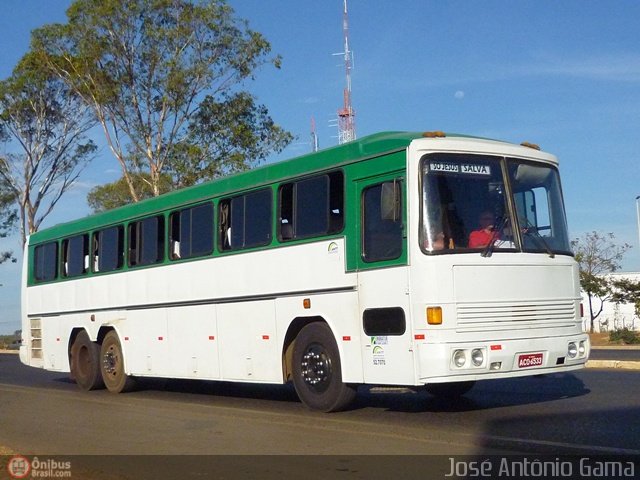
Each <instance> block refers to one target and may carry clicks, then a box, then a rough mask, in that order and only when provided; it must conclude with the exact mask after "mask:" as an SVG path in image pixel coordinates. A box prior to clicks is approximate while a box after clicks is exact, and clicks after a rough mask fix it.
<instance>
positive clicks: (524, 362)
mask: <svg viewBox="0 0 640 480" xmlns="http://www.w3.org/2000/svg"><path fill="white" fill-rule="evenodd" d="M542 359H543V355H542V353H525V354H523V355H518V368H529V367H541V366H542Z"/></svg>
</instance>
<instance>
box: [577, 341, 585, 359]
mask: <svg viewBox="0 0 640 480" xmlns="http://www.w3.org/2000/svg"><path fill="white" fill-rule="evenodd" d="M578 353H579V354H580V356H581V357H583V356H584V354H585V353H587V347H586V346H585V344H584V340H582V341H581V342H580V343H579V344H578Z"/></svg>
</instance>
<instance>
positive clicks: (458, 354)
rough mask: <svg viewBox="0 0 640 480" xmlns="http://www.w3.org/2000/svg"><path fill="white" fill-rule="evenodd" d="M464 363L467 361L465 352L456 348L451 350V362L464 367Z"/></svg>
mask: <svg viewBox="0 0 640 480" xmlns="http://www.w3.org/2000/svg"><path fill="white" fill-rule="evenodd" d="M465 363H467V354H466V353H465V351H464V350H456V351H454V352H453V364H454V365H455V366H456V367H458V368H462V367H464V365H465Z"/></svg>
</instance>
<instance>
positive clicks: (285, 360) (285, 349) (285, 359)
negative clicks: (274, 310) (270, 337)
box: [282, 315, 342, 383]
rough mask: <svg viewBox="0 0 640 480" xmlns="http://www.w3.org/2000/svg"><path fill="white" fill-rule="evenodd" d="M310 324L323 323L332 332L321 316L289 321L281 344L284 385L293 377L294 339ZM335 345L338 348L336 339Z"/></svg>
mask: <svg viewBox="0 0 640 480" xmlns="http://www.w3.org/2000/svg"><path fill="white" fill-rule="evenodd" d="M311 323H324V324H326V325H327V326H328V327H329V329H330V330H331V332H332V333H333V331H334V330H333V328H331V324H330V323H329V322H328V321H327V320H326V319H325V318H324V317H323V316H321V315H312V316H309V317H296V318H294V319H293V320H292V321H291V323H290V324H289V328H288V329H287V333H286V334H285V336H284V342H283V344H282V379H283V381H284V382H285V383H286V382H288V381H289V380H291V379H292V375H293V361H292V360H293V347H294V346H295V343H296V338H297V337H298V334H299V333H300V331H301V330H302V329H303V328H304V327H306V326H307V325H309V324H311ZM334 338H335V334H334ZM336 344H338V346H339V343H338V341H337V339H336ZM338 350H340V348H338ZM341 354H342V352H341Z"/></svg>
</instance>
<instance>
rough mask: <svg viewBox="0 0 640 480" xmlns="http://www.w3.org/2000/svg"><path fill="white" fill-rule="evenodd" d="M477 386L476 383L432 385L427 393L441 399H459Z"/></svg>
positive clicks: (429, 385)
mask: <svg viewBox="0 0 640 480" xmlns="http://www.w3.org/2000/svg"><path fill="white" fill-rule="evenodd" d="M475 384H476V382H474V381H468V382H452V383H430V384H428V385H427V386H426V387H425V388H426V390H427V393H430V394H431V395H433V396H435V397H440V398H458V397H461V396H462V395H464V394H465V393H467V392H468V391H469V390H471V389H472V388H473V386H474V385H475Z"/></svg>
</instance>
